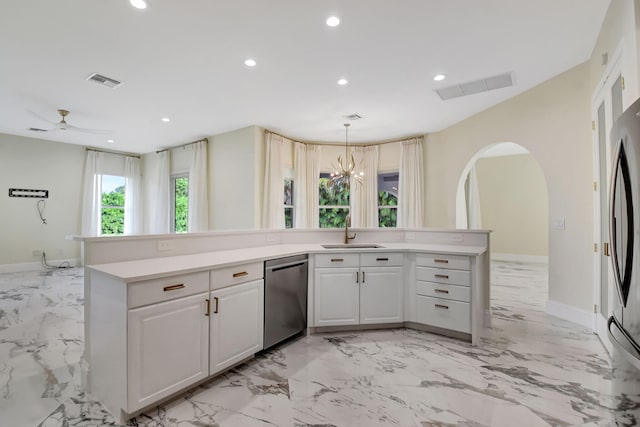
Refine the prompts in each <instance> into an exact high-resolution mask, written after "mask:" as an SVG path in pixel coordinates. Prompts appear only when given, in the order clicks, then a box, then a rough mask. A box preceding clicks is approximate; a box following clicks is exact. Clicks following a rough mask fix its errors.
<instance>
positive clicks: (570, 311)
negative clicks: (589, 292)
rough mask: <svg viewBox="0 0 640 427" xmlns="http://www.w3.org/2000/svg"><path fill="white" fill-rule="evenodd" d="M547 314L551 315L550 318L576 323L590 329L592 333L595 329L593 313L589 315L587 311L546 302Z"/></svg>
mask: <svg viewBox="0 0 640 427" xmlns="http://www.w3.org/2000/svg"><path fill="white" fill-rule="evenodd" d="M547 313H549V314H551V315H552V316H556V317H559V318H561V319H564V320H568V321H570V322H573V323H577V324H579V325H582V326H584V327H586V328H589V329H591V330H592V331H593V330H594V327H595V320H596V319H595V317H594V316H595V314H594V313H590V312H589V311H587V310H583V309H581V308H577V307H573V306H570V305H566V304H563V303H561V302H558V301H553V300H548V301H547Z"/></svg>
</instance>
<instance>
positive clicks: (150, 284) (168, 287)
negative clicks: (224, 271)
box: [127, 271, 209, 308]
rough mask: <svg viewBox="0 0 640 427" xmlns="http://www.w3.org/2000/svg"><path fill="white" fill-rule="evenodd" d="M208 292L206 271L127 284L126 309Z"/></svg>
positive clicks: (207, 274) (207, 273)
mask: <svg viewBox="0 0 640 427" xmlns="http://www.w3.org/2000/svg"><path fill="white" fill-rule="evenodd" d="M208 291H209V272H208V271H200V272H198V273H189V274H181V275H177V276H169V277H162V278H160V279H152V280H143V281H140V282H133V283H129V285H128V288H127V292H128V298H127V307H128V308H134V307H140V306H143V305H147V304H153V303H156V302H162V301H169V300H172V299H175V298H180V297H186V296H189V295H194V294H197V293H200V292H208Z"/></svg>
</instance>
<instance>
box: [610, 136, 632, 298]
mask: <svg viewBox="0 0 640 427" xmlns="http://www.w3.org/2000/svg"><path fill="white" fill-rule="evenodd" d="M614 158H615V159H616V160H615V164H614V168H613V171H612V177H611V193H610V197H609V201H610V203H609V209H610V214H609V215H610V221H609V226H610V230H609V234H610V238H611V258H612V263H613V271H614V275H615V279H616V280H615V282H616V287H617V288H618V296H619V297H620V300H621V302H622V305H623V306H626V305H627V297H628V295H629V287H630V283H631V270H632V268H633V245H634V242H633V240H634V233H633V230H634V223H633V200H632V196H631V177H630V174H629V163H628V161H627V156H626V153H625V151H624V145H623V140H620V143H619V144H618V146H617V148H616V155H615V157H614ZM620 176H621V177H622V181H623V182H622V183H623V184H624V187H623V188H624V202H625V206H626V210H625V212H624V214H625V215H626V220H627V227H626V228H627V229H626V239H627V240H626V241H627V245H626V251H625V253H624V257H625V259H624V272H623V273H622V274H621V273H620V260H619V258H618V257H619V255H620V254H618V235H617V233H616V230H617V221H616V216H615V206H616V205H615V204H616V189H617V187H618V184H619V183H618V181H619V180H618V178H619V177H620ZM621 232H625V230H621Z"/></svg>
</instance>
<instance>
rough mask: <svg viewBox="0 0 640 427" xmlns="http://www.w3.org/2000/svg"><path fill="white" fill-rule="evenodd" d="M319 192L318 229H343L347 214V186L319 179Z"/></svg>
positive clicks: (323, 178)
mask: <svg viewBox="0 0 640 427" xmlns="http://www.w3.org/2000/svg"><path fill="white" fill-rule="evenodd" d="M332 184H333V185H332ZM319 191H320V194H319V199H320V215H319V216H320V228H342V227H344V225H345V222H346V218H347V215H348V214H349V189H348V188H347V186H346V185H345V184H343V183H332V182H331V178H327V177H320V181H319ZM323 206H331V207H323ZM336 206H344V207H336Z"/></svg>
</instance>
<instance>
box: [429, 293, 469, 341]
mask: <svg viewBox="0 0 640 427" xmlns="http://www.w3.org/2000/svg"><path fill="white" fill-rule="evenodd" d="M416 319H417V321H418V322H419V323H423V324H425V325H429V326H436V327H438V328H444V329H450V330H452V331H459V332H465V333H467V334H469V333H471V307H470V304H469V303H468V302H459V301H451V300H446V299H441V298H431V297H424V296H417V297H416Z"/></svg>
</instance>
